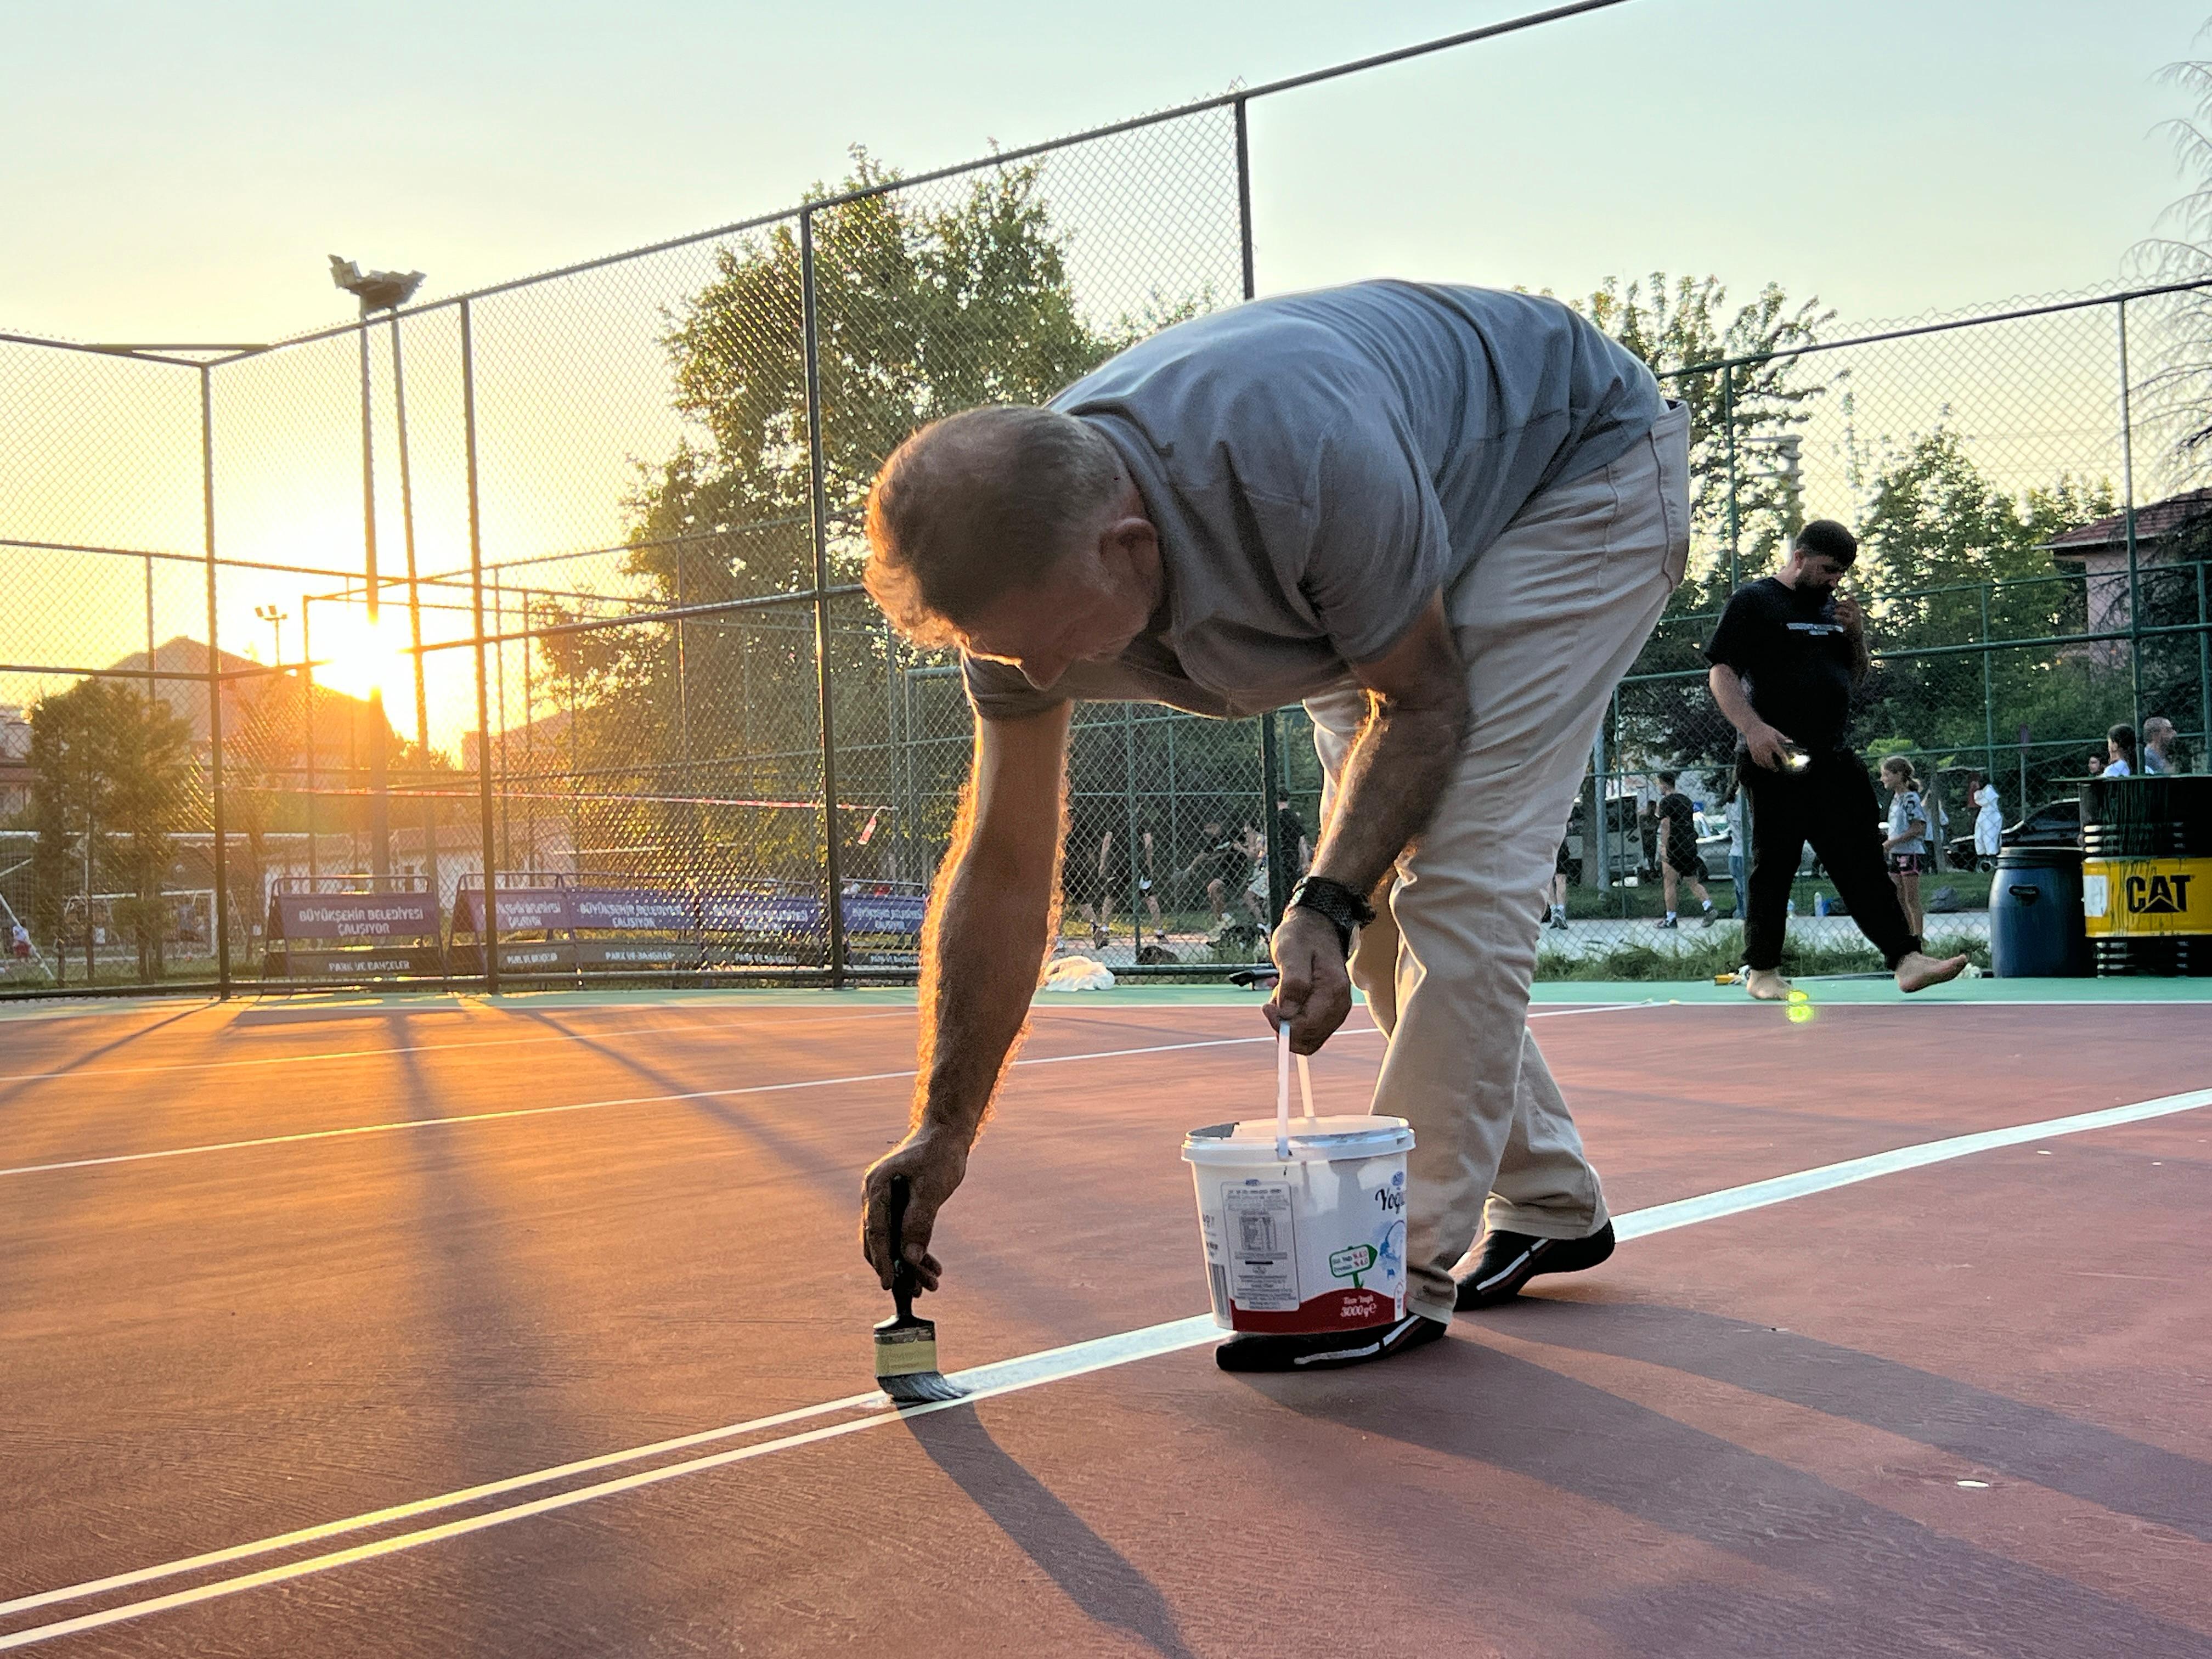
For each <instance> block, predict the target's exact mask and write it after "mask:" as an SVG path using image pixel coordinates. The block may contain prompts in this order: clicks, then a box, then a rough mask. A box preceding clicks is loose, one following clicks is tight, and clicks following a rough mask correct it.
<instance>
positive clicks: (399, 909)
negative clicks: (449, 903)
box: [276, 893, 438, 939]
mask: <svg viewBox="0 0 2212 1659" xmlns="http://www.w3.org/2000/svg"><path fill="white" fill-rule="evenodd" d="M276 925H277V927H279V928H280V929H281V930H282V931H283V936H284V937H285V938H286V939H418V938H429V937H435V935H436V933H437V932H438V901H437V900H436V899H435V898H433V897H431V896H430V895H429V894H428V893H279V894H277V895H276Z"/></svg>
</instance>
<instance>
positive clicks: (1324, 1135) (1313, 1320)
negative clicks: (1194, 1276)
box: [1182, 1049, 1413, 1334]
mask: <svg viewBox="0 0 2212 1659" xmlns="http://www.w3.org/2000/svg"><path fill="white" fill-rule="evenodd" d="M1284 1054H1285V1081H1284V1085H1283V1086H1284V1091H1285V1092H1284V1096H1283V1098H1282V1099H1281V1100H1279V1102H1278V1109H1277V1115H1276V1116H1275V1117H1274V1118H1272V1119H1269V1118H1253V1119H1249V1120H1247V1121H1243V1122H1236V1123H1211V1124H1208V1125H1206V1127H1204V1128H1200V1129H1193V1130H1192V1131H1191V1132H1190V1133H1189V1134H1188V1135H1187V1136H1185V1137H1184V1139H1183V1143H1182V1156H1183V1160H1184V1162H1186V1163H1188V1164H1189V1165H1190V1167H1191V1175H1192V1176H1193V1178H1194V1180H1195V1182H1196V1183H1197V1187H1198V1225H1199V1233H1200V1238H1201V1239H1202V1240H1203V1242H1204V1243H1205V1247H1206V1279H1207V1283H1208V1285H1209V1286H1210V1289H1211V1294H1212V1303H1213V1322H1214V1323H1215V1324H1217V1325H1218V1326H1220V1327H1221V1328H1223V1329H1224V1330H1231V1331H1269V1332H1274V1333H1278V1334H1320V1333H1324V1332H1329V1331H1343V1330H1356V1329H1358V1328H1360V1327H1362V1326H1364V1325H1380V1324H1383V1323H1386V1322H1389V1321H1392V1320H1396V1319H1401V1318H1403V1317H1404V1316H1405V1312H1406V1154H1407V1152H1411V1151H1412V1150H1413V1131H1412V1130H1411V1129H1410V1128H1408V1127H1407V1125H1406V1121H1405V1120H1404V1119H1403V1118H1397V1117H1367V1116H1358V1117H1351V1116H1345V1117H1316V1116H1314V1115H1312V1111H1311V1097H1310V1094H1309V1096H1308V1100H1307V1106H1308V1109H1307V1113H1306V1115H1304V1116H1303V1117H1301V1118H1297V1119H1295V1120H1293V1119H1291V1118H1290V1117H1289V1115H1288V1112H1287V1100H1288V1097H1287V1054H1288V1051H1287V1049H1285V1051H1284Z"/></svg>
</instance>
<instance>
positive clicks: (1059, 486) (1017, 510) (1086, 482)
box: [865, 404, 1121, 645]
mask: <svg viewBox="0 0 2212 1659" xmlns="http://www.w3.org/2000/svg"><path fill="white" fill-rule="evenodd" d="M1120 479H1121V460H1120V459H1119V458H1118V457H1117V456H1116V455H1115V453H1114V446H1113V445H1112V444H1111V443H1109V441H1107V440H1106V438H1105V437H1104V435H1102V434H1101V433H1099V432H1098V431H1097V430H1096V429H1095V428H1092V427H1091V426H1090V425H1089V424H1088V423H1087V422H1083V421H1080V420H1078V419H1077V418H1076V417H1075V416H1072V415H1063V414H1061V413H1060V411H1058V410H1051V409H1035V408H1030V407H1028V406H1025V405H1021V404H1007V405H1004V406H1001V407H998V408H992V409H971V410H967V411H966V412H964V413H963V414H959V415H949V416H945V419H943V420H941V421H933V422H930V423H929V424H928V425H927V426H926V427H923V428H921V430H920V431H919V432H916V433H915V435H913V436H912V437H910V438H908V440H907V441H905V442H904V443H902V444H901V445H900V446H899V447H897V448H896V450H894V451H893V452H892V453H891V458H890V459H889V460H887V461H885V462H884V465H883V471H880V472H878V473H877V474H876V482H875V485H874V487H873V488H872V489H870V490H869V491H868V563H867V569H866V574H865V580H866V584H867V589H868V592H869V594H870V595H871V596H872V598H873V599H875V601H876V603H877V604H878V605H881V606H882V607H883V608H884V614H885V615H886V616H888V617H890V619H891V622H892V623H893V625H894V626H896V628H897V629H898V630H899V631H900V632H901V633H902V634H904V635H906V636H907V637H908V639H910V640H913V641H915V642H916V643H918V644H922V645H951V644H955V643H957V633H956V631H955V630H956V629H957V628H958V627H959V626H961V625H963V624H965V623H972V622H973V621H974V620H975V617H977V616H978V615H979V614H980V613H981V611H983V610H985V609H986V608H987V606H988V605H990V603H991V602H992V601H993V600H994V599H997V598H998V597H999V596H1000V594H1003V593H1006V592H1014V591H1016V590H1018V589H1020V588H1023V587H1026V586H1030V584H1031V583H1034V582H1036V581H1037V580H1041V579H1042V577H1043V576H1044V575H1045V574H1047V573H1048V571H1050V570H1051V569H1052V568H1054V566H1056V565H1057V564H1059V562H1060V560H1061V559H1063V558H1065V557H1066V556H1067V555H1068V554H1069V553H1070V552H1072V551H1073V550H1074V549H1075V547H1076V545H1077V537H1078V533H1079V532H1081V531H1082V530H1083V529H1084V528H1085V526H1087V525H1088V524H1089V523H1090V522H1091V520H1094V519H1095V518H1097V516H1098V514H1099V513H1102V512H1103V510H1104V509H1105V508H1106V507H1107V506H1108V505H1109V503H1110V502H1111V501H1113V499H1114V492H1115V487H1116V485H1117V484H1118V483H1119V482H1120Z"/></svg>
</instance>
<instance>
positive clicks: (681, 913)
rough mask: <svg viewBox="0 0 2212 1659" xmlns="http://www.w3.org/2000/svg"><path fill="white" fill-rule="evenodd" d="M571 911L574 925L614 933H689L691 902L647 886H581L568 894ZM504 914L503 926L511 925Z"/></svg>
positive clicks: (678, 894)
mask: <svg viewBox="0 0 2212 1659" xmlns="http://www.w3.org/2000/svg"><path fill="white" fill-rule="evenodd" d="M568 914H569V915H570V916H571V917H572V918H574V920H573V921H571V922H570V923H569V924H568V925H569V926H571V927H591V928H601V929H605V930H608V931H611V932H621V933H670V932H678V933H682V932H689V931H690V927H691V901H690V899H689V898H687V897H685V896H684V895H683V894H681V893H656V892H653V891H652V890H649V889H646V888H634V887H578V888H574V889H571V890H570V891H569V893H568ZM507 925H508V924H507V920H506V918H505V917H504V916H502V917H501V919H500V927H501V928H502V929H504V928H505V927H507Z"/></svg>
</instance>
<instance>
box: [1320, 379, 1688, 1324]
mask: <svg viewBox="0 0 2212 1659" xmlns="http://www.w3.org/2000/svg"><path fill="white" fill-rule="evenodd" d="M1689 516H1690V510H1689V414H1688V411H1687V410H1685V409H1683V408H1681V407H1680V406H1679V405H1678V406H1675V407H1673V408H1670V409H1669V410H1668V412H1667V413H1666V415H1665V416H1663V417H1662V419H1661V420H1660V422H1659V423H1658V425H1657V426H1656V427H1655V428H1653V429H1652V431H1651V433H1650V435H1649V436H1648V437H1646V438H1644V439H1641V440H1639V441H1638V442H1637V443H1636V444H1635V446H1634V447H1632V448H1631V449H1630V450H1629V451H1628V453H1626V454H1625V455H1623V456H1621V457H1620V459H1618V460H1616V461H1614V462H1613V465H1610V466H1607V467H1605V468H1603V469H1601V470H1600V471H1595V472H1590V473H1585V474H1584V475H1583V476H1582V477H1578V478H1575V479H1571V480H1570V481H1569V482H1567V483H1564V484H1560V485H1557V486H1554V487H1553V489H1547V490H1546V491H1544V492H1543V493H1542V494H1541V495H1538V496H1537V497H1536V498H1535V499H1534V500H1533V501H1530V502H1529V503H1528V506H1527V507H1523V508H1522V511H1521V513H1520V514H1519V515H1518V516H1517V517H1516V518H1515V519H1514V520H1513V522H1512V523H1511V524H1510V525H1508V526H1506V528H1505V530H1504V532H1503V533H1502V534H1501V535H1500V536H1499V537H1498V539H1497V540H1496V541H1495V542H1493V543H1492V544H1490V546H1489V547H1487V548H1486V549H1485V550H1483V552H1482V554H1481V555H1480V557H1478V558H1477V559H1476V561H1475V562H1474V566H1473V567H1472V568H1470V569H1468V571H1467V573H1466V574H1464V575H1462V577H1460V578H1459V580H1457V581H1456V582H1455V584H1454V585H1453V586H1451V587H1450V588H1449V590H1448V591H1447V592H1446V593H1445V595H1444V605H1445V610H1446V611H1447V613H1448V614H1449V617H1450V620H1451V624H1452V630H1453V634H1454V636H1455V639H1456V640H1457V641H1458V645H1459V650H1460V656H1461V659H1462V661H1464V662H1465V663H1466V665H1467V676H1468V701H1469V703H1470V705H1471V707H1472V709H1473V714H1474V719H1473V722H1472V725H1471V726H1470V728H1469V730H1468V736H1467V740H1466V742H1465V743H1464V744H1462V745H1461V747H1460V750H1459V753H1458V756H1457V757H1456V760H1455V763H1454V764H1453V768H1452V777H1451V782H1450V784H1449V787H1448V788H1447V790H1446V793H1445V794H1444V798H1443V803H1442V805H1440V806H1439V807H1438V808H1437V816H1436V817H1435V819H1434V820H1433V822H1432V823H1431V824H1430V826H1429V829H1428V830H1427V831H1426V832H1425V834H1424V835H1423V836H1421V837H1420V839H1419V841H1418V842H1415V843H1414V844H1413V846H1412V847H1410V848H1407V851H1406V853H1405V854H1404V855H1403V856H1401V858H1400V860H1399V861H1398V865H1397V869H1396V872H1395V875H1394V877H1393V878H1392V879H1391V881H1390V882H1389V895H1388V900H1389V902H1388V903H1387V904H1384V903H1381V902H1378V904H1377V907H1376V908H1377V910H1378V912H1379V914H1378V915H1377V916H1376V921H1375V922H1374V924H1373V925H1372V926H1370V927H1366V928H1364V929H1362V930H1361V933H1360V935H1359V939H1358V944H1357V945H1356V946H1355V947H1354V949H1353V952H1352V980H1353V981H1354V982H1355V983H1356V984H1357V985H1358V987H1359V988H1360V989H1361V990H1363V991H1364V992H1365V993H1366V994H1367V1000H1368V1006H1369V1008H1370V1011H1371V1012H1373V1014H1374V1016H1375V1020H1376V1024H1378V1025H1380V1026H1381V1027H1382V1028H1383V1032H1384V1033H1385V1036H1386V1041H1387V1042H1388V1044H1389V1046H1388V1048H1386V1049H1385V1051H1384V1056H1383V1073H1382V1076H1381V1078H1380V1079H1378V1080H1377V1082H1376V1085H1375V1110H1376V1111H1377V1112H1378V1113H1384V1114H1388V1115H1391V1116H1395V1117H1402V1118H1404V1119H1405V1120H1406V1121H1407V1122H1408V1123H1410V1124H1411V1125H1412V1126H1413V1135H1414V1147H1413V1155H1412V1160H1411V1164H1410V1166H1409V1173H1410V1176H1411V1188H1412V1192H1411V1202H1410V1204H1409V1206H1408V1210H1407V1267H1408V1269H1409V1271H1410V1276H1411V1284H1410V1286H1409V1293H1408V1298H1407V1299H1408V1303H1409V1304H1410V1305H1411V1307H1412V1308H1413V1310H1414V1311H1415V1312H1417V1313H1421V1314H1425V1315H1427V1316H1429V1317H1431V1318H1432V1319H1446V1320H1448V1319H1449V1318H1450V1317H1451V1315H1452V1307H1453V1299H1454V1296H1455V1289H1454V1285H1453V1270H1454V1269H1455V1267H1456V1266H1457V1265H1458V1263H1459V1261H1460V1259H1461V1258H1462V1256H1463V1255H1466V1254H1467V1251H1468V1247H1469V1246H1471V1245H1472V1244H1473V1243H1474V1238H1475V1234H1476V1231H1477V1230H1478V1229H1479V1228H1480V1226H1481V1225H1482V1224H1483V1223H1484V1221H1485V1220H1486V1219H1487V1221H1488V1224H1489V1225H1491V1226H1492V1227H1496V1228H1500V1229H1503V1230H1504V1231H1510V1232H1518V1233H1529V1234H1534V1236H1536V1237H1543V1238H1579V1237H1583V1236H1584V1235H1586V1234H1589V1233H1591V1232H1595V1231H1596V1230H1597V1229H1598V1228H1599V1227H1600V1226H1601V1225H1603V1224H1604V1222H1605V1220H1606V1218H1607V1216H1606V1208H1605V1194H1604V1193H1603V1191H1602V1190H1601V1188H1600V1186H1599V1184H1598V1178H1597V1172H1596V1171H1595V1170H1593V1169H1591V1167H1590V1165H1589V1159H1588V1158H1586V1157H1584V1156H1583V1144H1582V1137H1581V1136H1580V1135H1579V1134H1578V1133H1577V1132H1576V1129H1575V1124H1574V1119H1573V1118H1572V1117H1571V1115H1569V1114H1568V1111H1567V1107H1566V1103H1565V1101H1564V1100H1562V1099H1561V1098H1560V1097H1559V1085H1557V1084H1555V1083H1553V1080H1552V1073H1551V1072H1550V1070H1549V1068H1548V1067H1547V1066H1545V1064H1544V1056H1543V1055H1542V1054H1541V1053H1540V1052H1538V1050H1537V1048H1536V1042H1535V1039H1534V1037H1532V1036H1530V1035H1529V1034H1528V981H1529V978H1530V976H1531V975H1533V974H1534V971H1535V966H1536V938H1537V927H1538V920H1537V915H1536V896H1537V894H1538V892H1539V891H1540V890H1542V889H1543V887H1544V885H1545V883H1546V881H1547V879H1548V878H1549V877H1550V875H1551V872H1552V868H1553V857H1554V855H1555V854H1556V853H1557V852H1558V850H1559V839H1560V836H1562V835H1563V834H1564V833H1565V824H1566V822H1567V814H1568V812H1569V811H1570V810H1571V808H1572V806H1573V805H1574V801H1575V796H1576V793H1577V791H1578V790H1579V789H1580V787H1581V785H1582V780H1583V769H1584V767H1585V766H1586V764H1587V763H1588V760H1589V752H1590V744H1591V743H1592V741H1593V740H1594V739H1595V737H1596V735H1597V728H1598V722H1599V720H1601V718H1602V716H1603V714H1604V710H1605V706H1606V702H1607V698H1608V697H1609V696H1611V695H1612V692H1613V685H1614V684H1615V683H1616V682H1617V681H1618V680H1619V679H1620V677H1621V675H1622V674H1623V673H1624V672H1626V670H1627V668H1628V665H1629V664H1630V663H1631V662H1632V661H1633V660H1634V659H1635V657H1636V653H1637V652H1638V650H1640V649H1641V648H1642V647H1643V644H1644V638H1645V636H1646V635H1649V634H1650V631H1651V628H1652V625H1653V623H1656V622H1657V620H1658V618H1659V613H1660V611H1661V610H1662V608H1663V607H1664V606H1665V605H1666V603H1667V596H1668V593H1669V592H1672V591H1673V589H1674V585H1675V584H1676V583H1677V582H1679V581H1680V580H1681V578H1682V570H1683V566H1684V564H1685V562H1686V561H1687V559H1688V556H1689ZM1306 708H1307V711H1308V712H1309V713H1310V714H1312V716H1313V720H1314V743H1315V746H1316V748H1317V749H1318V750H1320V752H1321V759H1322V768H1323V769H1324V770H1325V772H1326V773H1327V774H1328V783H1327V784H1326V785H1325V786H1324V799H1323V802H1322V812H1323V816H1324V818H1326V815H1327V814H1328V811H1329V810H1330V809H1331V807H1332V806H1333V805H1334V789H1335V782H1336V778H1337V775H1338V772H1339V769H1340V767H1341V766H1342V764H1343V761H1344V757H1345V755H1346V752H1347V751H1348V750H1350V748H1351V746H1352V739H1353V738H1354V737H1355V736H1357V735H1358V730H1359V726H1360V724H1361V721H1362V720H1363V719H1364V715H1365V713H1366V698H1365V695H1364V693H1360V692H1352V693H1340V694H1334V695H1332V696H1328V697H1321V698H1316V699H1314V700H1312V701H1310V702H1308V703H1307V704H1306Z"/></svg>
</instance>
